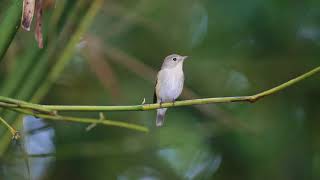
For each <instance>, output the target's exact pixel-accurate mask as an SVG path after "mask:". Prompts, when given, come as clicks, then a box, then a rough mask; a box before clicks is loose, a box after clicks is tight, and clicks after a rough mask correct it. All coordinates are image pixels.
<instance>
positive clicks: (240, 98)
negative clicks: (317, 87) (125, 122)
mask: <svg viewBox="0 0 320 180" xmlns="http://www.w3.org/2000/svg"><path fill="white" fill-rule="evenodd" d="M319 71H320V66H319V67H317V68H315V69H313V70H311V71H309V72H307V73H305V74H302V75H300V76H298V77H296V78H294V79H292V80H290V81H288V82H285V83H283V84H281V85H279V86H276V87H274V88H272V89H269V90H266V91H263V92H261V93H258V94H255V95H251V96H236V97H217V98H202V99H192V100H184V101H176V102H174V103H173V102H168V103H162V104H159V103H156V104H141V105H132V106H71V105H67V106H62V105H38V104H31V103H27V102H23V103H27V104H26V105H28V106H27V107H28V108H30V109H31V108H32V109H33V110H39V111H40V112H41V111H47V112H51V113H52V112H54V111H146V110H155V109H159V108H170V107H178V106H190V105H201V104H212V103H229V102H255V101H257V100H259V99H261V98H263V97H265V96H269V95H271V94H274V93H277V92H279V91H281V90H283V89H285V88H287V87H289V86H292V85H294V84H296V83H298V82H300V81H302V80H304V79H306V78H308V77H310V76H312V75H314V74H316V73H317V72H319ZM2 98H3V97H1V96H0V102H1V99H2ZM7 99H8V98H7ZM0 106H1V104H0ZM39 106H40V107H41V109H38V107H39Z"/></svg>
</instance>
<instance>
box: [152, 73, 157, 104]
mask: <svg viewBox="0 0 320 180" xmlns="http://www.w3.org/2000/svg"><path fill="white" fill-rule="evenodd" d="M157 83H158V78H157V80H156V84H155V85H154V93H153V103H157V94H156V87H157Z"/></svg>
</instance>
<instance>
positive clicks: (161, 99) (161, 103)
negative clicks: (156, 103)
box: [160, 99, 162, 108]
mask: <svg viewBox="0 0 320 180" xmlns="http://www.w3.org/2000/svg"><path fill="white" fill-rule="evenodd" d="M160 108H162V99H160Z"/></svg>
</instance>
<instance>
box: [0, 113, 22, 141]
mask: <svg viewBox="0 0 320 180" xmlns="http://www.w3.org/2000/svg"><path fill="white" fill-rule="evenodd" d="M0 122H1V123H2V124H4V125H5V126H6V127H7V128H8V129H9V131H10V133H11V134H12V137H13V139H19V137H20V136H19V133H18V131H16V130H15V129H14V128H13V127H12V126H10V124H8V123H7V121H5V120H4V119H3V118H2V117H0Z"/></svg>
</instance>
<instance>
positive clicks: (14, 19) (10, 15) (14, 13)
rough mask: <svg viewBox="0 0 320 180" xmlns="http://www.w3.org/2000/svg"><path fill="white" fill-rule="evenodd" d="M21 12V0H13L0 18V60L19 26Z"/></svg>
mask: <svg viewBox="0 0 320 180" xmlns="http://www.w3.org/2000/svg"><path fill="white" fill-rule="evenodd" d="M21 12H22V0H14V1H12V4H11V6H10V7H9V9H8V10H7V11H6V12H5V14H6V15H5V17H4V19H2V20H0V22H1V24H0V62H1V60H2V59H3V56H4V55H5V53H6V52H7V49H8V47H9V45H10V43H11V41H12V40H13V38H14V36H15V35H16V33H17V31H18V29H19V27H20V18H21Z"/></svg>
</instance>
